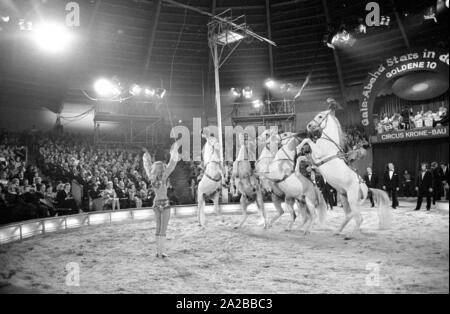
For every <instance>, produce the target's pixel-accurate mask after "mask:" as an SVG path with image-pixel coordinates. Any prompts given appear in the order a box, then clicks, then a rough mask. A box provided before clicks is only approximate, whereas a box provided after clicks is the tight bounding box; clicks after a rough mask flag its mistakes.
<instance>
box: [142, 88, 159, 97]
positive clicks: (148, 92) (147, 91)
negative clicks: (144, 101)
mask: <svg viewBox="0 0 450 314" xmlns="http://www.w3.org/2000/svg"><path fill="white" fill-rule="evenodd" d="M155 93H156V92H155V90H154V89H151V88H146V89H145V90H144V94H145V96H149V97H153V96H155Z"/></svg>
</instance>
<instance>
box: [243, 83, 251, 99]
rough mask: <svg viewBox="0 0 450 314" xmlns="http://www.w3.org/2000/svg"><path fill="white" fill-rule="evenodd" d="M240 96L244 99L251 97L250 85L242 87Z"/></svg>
mask: <svg viewBox="0 0 450 314" xmlns="http://www.w3.org/2000/svg"><path fill="white" fill-rule="evenodd" d="M242 96H244V98H245V99H250V98H252V97H253V90H252V89H251V88H250V87H248V86H247V87H246V88H244V90H243V91H242Z"/></svg>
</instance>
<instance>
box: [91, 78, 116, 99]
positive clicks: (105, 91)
mask: <svg viewBox="0 0 450 314" xmlns="http://www.w3.org/2000/svg"><path fill="white" fill-rule="evenodd" d="M115 88H116V89H117V86H114V84H112V83H111V81H109V80H107V79H104V78H101V79H98V80H97V81H96V82H95V84H94V89H95V92H96V93H97V95H99V96H101V97H110V96H112V95H113V94H115V93H114V89H115ZM116 92H117V91H116Z"/></svg>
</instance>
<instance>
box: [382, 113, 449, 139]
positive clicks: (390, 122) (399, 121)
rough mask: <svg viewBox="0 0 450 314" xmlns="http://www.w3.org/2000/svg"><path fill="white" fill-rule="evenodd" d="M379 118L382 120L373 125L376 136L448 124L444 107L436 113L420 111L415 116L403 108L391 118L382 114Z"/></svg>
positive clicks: (447, 115) (447, 114)
mask: <svg viewBox="0 0 450 314" xmlns="http://www.w3.org/2000/svg"><path fill="white" fill-rule="evenodd" d="M381 116H382V118H381V119H380V120H379V121H378V122H376V123H375V125H376V130H377V133H378V134H383V133H389V132H393V131H399V130H409V129H412V128H432V127H436V126H440V125H441V126H442V125H448V123H449V121H448V119H449V113H448V109H447V108H446V107H444V106H441V107H440V108H439V110H438V111H437V112H433V111H431V110H428V111H426V112H424V110H421V111H418V112H416V114H414V112H413V109H412V108H411V109H410V110H408V109H407V108H406V107H403V109H402V112H401V113H394V114H393V115H392V116H391V117H389V116H388V114H387V113H384V114H381Z"/></svg>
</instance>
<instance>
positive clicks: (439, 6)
mask: <svg viewBox="0 0 450 314" xmlns="http://www.w3.org/2000/svg"><path fill="white" fill-rule="evenodd" d="M445 7H447V8H448V0H447V2H445V1H444V0H437V3H436V13H437V14H440V13H442V12H443V11H444V10H445Z"/></svg>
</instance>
